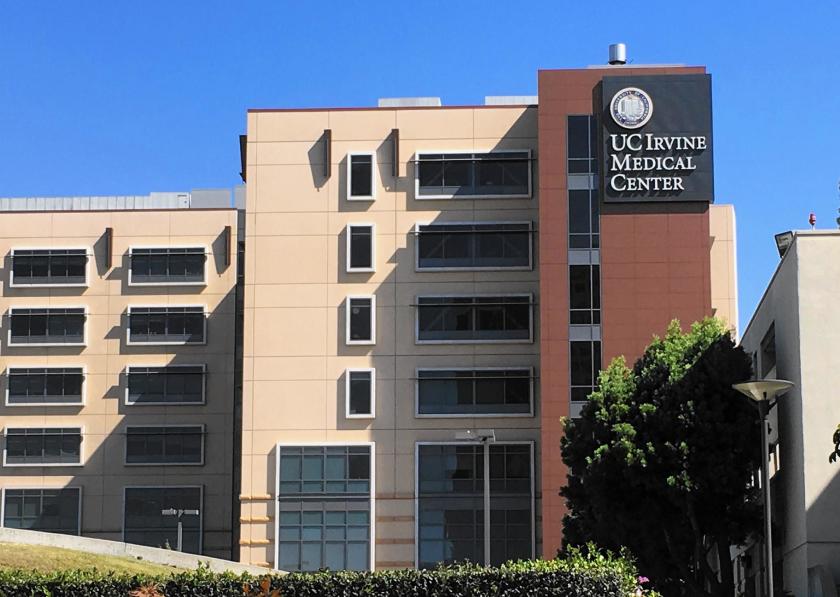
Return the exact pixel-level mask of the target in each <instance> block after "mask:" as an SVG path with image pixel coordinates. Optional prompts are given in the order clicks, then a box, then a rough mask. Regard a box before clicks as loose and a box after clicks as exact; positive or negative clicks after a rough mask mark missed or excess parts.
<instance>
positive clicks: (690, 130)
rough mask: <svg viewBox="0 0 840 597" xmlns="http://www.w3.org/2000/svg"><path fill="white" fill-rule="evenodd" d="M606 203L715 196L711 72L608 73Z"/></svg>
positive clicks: (604, 95) (604, 90) (604, 89)
mask: <svg viewBox="0 0 840 597" xmlns="http://www.w3.org/2000/svg"><path fill="white" fill-rule="evenodd" d="M600 91H601V100H600V101H601V115H600V118H601V126H602V141H603V143H602V147H601V149H602V154H601V164H602V166H601V171H602V180H601V182H602V187H601V188H602V189H604V192H603V196H604V201H605V202H660V201H714V165H713V160H712V95H711V77H710V76H709V75H656V76H621V77H610V76H607V77H604V78H603V80H602V83H601V90H600Z"/></svg>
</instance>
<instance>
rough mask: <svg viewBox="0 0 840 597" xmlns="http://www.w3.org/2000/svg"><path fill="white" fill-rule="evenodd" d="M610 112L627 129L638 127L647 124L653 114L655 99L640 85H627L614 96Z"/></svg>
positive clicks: (617, 122)
mask: <svg viewBox="0 0 840 597" xmlns="http://www.w3.org/2000/svg"><path fill="white" fill-rule="evenodd" d="M610 114H612V118H613V120H615V122H616V124H618V125H620V126H623V127H624V128H626V129H637V128H640V127H643V126H644V125H646V124H647V122H648V120H650V117H651V116H653V100H652V99H650V96H649V95H648V94H647V93H645V92H644V91H642V90H641V89H639V88H638V87H625V88H624V89H622V90H621V91H619V92H618V93H616V94H615V95H614V96H613V98H612V101H611V102H610Z"/></svg>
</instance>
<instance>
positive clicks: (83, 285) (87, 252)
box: [9, 247, 94, 288]
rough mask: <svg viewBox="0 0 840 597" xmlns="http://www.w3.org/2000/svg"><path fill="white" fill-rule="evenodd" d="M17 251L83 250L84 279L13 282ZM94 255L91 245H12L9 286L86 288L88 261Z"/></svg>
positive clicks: (88, 274)
mask: <svg viewBox="0 0 840 597" xmlns="http://www.w3.org/2000/svg"><path fill="white" fill-rule="evenodd" d="M17 251H84V252H85V281H84V282H82V283H70V284H68V283H60V282H59V283H47V284H27V283H25V282H24V283H20V282H15V253H16V252H17ZM92 256H94V252H93V250H92V249H91V247H13V248H12V250H11V251H10V252H9V257H10V259H11V267H10V268H9V288H87V287H88V286H89V281H90V261H91V259H90V258H91V257H92Z"/></svg>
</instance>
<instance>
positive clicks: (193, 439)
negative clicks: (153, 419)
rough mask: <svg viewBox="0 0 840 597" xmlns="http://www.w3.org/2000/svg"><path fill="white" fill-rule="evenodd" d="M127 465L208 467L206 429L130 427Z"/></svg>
mask: <svg viewBox="0 0 840 597" xmlns="http://www.w3.org/2000/svg"><path fill="white" fill-rule="evenodd" d="M125 463H126V464H199V465H200V464H204V427H203V426H202V425H184V426H178V427H176V426H174V425H165V426H159V427H135V426H131V427H126V429H125Z"/></svg>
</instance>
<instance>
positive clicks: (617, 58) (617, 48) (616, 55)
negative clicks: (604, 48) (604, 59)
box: [610, 44, 627, 65]
mask: <svg viewBox="0 0 840 597" xmlns="http://www.w3.org/2000/svg"><path fill="white" fill-rule="evenodd" d="M610 64H612V65H621V64H627V46H625V45H624V44H610Z"/></svg>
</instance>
